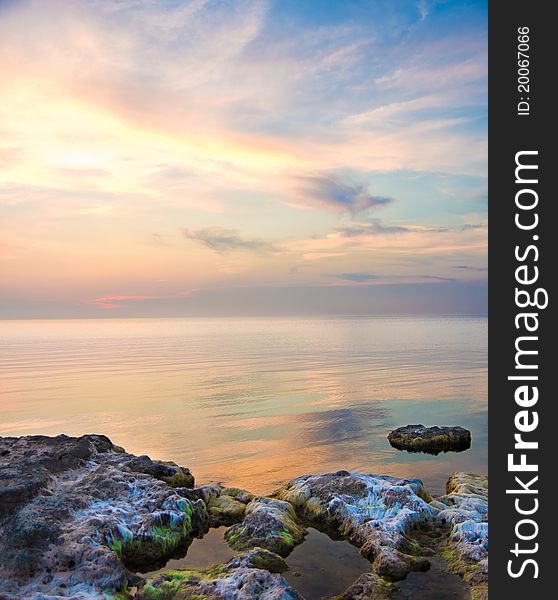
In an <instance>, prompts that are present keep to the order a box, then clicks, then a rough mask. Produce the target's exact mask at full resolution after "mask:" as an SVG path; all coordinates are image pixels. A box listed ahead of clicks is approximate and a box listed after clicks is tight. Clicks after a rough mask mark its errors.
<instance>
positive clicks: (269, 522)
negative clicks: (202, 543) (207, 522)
mask: <svg viewBox="0 0 558 600" xmlns="http://www.w3.org/2000/svg"><path fill="white" fill-rule="evenodd" d="M305 535H306V530H305V529H304V528H303V527H302V526H301V525H300V524H299V523H298V521H297V517H296V513H295V511H294V509H293V507H292V506H291V505H290V504H289V503H288V502H283V501H281V500H276V499H272V498H265V497H260V498H256V499H254V500H252V502H250V503H249V504H248V506H247V507H246V512H245V517H244V520H243V521H242V522H241V523H238V524H237V525H233V526H232V527H231V528H230V529H228V530H227V532H226V533H225V539H226V541H227V543H228V544H229V546H231V548H233V549H235V550H246V549H248V548H253V547H255V546H259V547H262V548H266V549H267V550H270V551H271V552H275V553H276V554H279V555H280V556H287V555H288V554H289V553H290V552H291V551H292V549H293V548H294V547H295V546H296V545H297V544H300V543H301V542H302V541H303V540H304V536H305Z"/></svg>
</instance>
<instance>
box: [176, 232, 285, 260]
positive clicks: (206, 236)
mask: <svg viewBox="0 0 558 600" xmlns="http://www.w3.org/2000/svg"><path fill="white" fill-rule="evenodd" d="M182 235H183V236H184V237H185V238H187V239H189V240H194V241H196V242H200V243H201V244H203V245H204V246H206V247H207V248H209V249H210V250H214V251H215V252H217V253H219V254H225V253H227V252H233V251H235V250H247V251H250V252H275V251H276V248H275V247H274V246H273V244H271V243H269V242H267V241H265V240H262V239H256V238H244V237H242V236H241V235H240V234H239V233H238V231H236V230H235V229H225V228H222V227H205V228H202V229H195V230H192V229H186V228H183V229H182Z"/></svg>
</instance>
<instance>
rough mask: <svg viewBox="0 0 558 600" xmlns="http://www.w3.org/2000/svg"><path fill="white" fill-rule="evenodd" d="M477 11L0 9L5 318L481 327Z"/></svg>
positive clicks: (427, 0)
mask: <svg viewBox="0 0 558 600" xmlns="http://www.w3.org/2000/svg"><path fill="white" fill-rule="evenodd" d="M486 265H487V6H486V2H484V1H483V2H478V1H474V0H472V1H439V2H437V1H434V0H400V1H398V0H392V1H390V0H377V1H375V0H366V1H360V0H347V1H344V2H331V1H329V0H308V1H306V2H300V1H294V0H276V1H273V0H242V1H234V0H219V1H212V0H189V1H178V0H49V1H48V2H45V1H44V0H0V296H1V299H0V318H11V319H13V318H21V319H24V318H65V317H68V318H74V317H130V316H179V315H184V316H189V315H193V316H195V315H204V316H205V315H251V314H253V315H297V314H300V315H310V314H316V315H318V314H433V313H434V314H452V313H457V314H485V313H486V288H487V286H486V277H487V267H486Z"/></svg>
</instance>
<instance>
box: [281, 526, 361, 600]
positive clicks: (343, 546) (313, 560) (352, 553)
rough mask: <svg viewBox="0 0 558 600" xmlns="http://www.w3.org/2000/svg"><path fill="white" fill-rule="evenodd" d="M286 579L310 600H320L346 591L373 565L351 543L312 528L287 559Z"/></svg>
mask: <svg viewBox="0 0 558 600" xmlns="http://www.w3.org/2000/svg"><path fill="white" fill-rule="evenodd" d="M287 564H288V565H289V571H287V572H286V573H284V576H285V579H286V580H287V581H288V582H289V583H290V585H291V587H293V588H294V589H295V590H297V592H299V593H300V594H302V596H304V598H305V599H306V600H320V599H321V598H326V597H329V596H334V595H337V594H341V593H342V592H344V591H345V590H346V589H347V588H348V587H349V586H350V585H351V584H352V583H353V581H354V580H355V579H357V578H358V577H360V575H362V574H363V573H366V572H367V571H370V563H369V562H368V561H367V560H366V559H365V558H362V556H361V555H360V552H359V550H358V548H355V546H353V545H351V544H350V543H349V542H347V541H343V540H341V541H339V540H332V539H331V538H330V537H329V536H328V535H326V534H325V533H322V532H321V531H318V530H317V529H314V528H312V527H309V528H308V535H307V536H306V539H305V540H304V542H303V543H302V544H300V545H299V546H297V547H296V548H295V549H294V550H293V551H292V552H291V554H290V555H289V556H288V557H287Z"/></svg>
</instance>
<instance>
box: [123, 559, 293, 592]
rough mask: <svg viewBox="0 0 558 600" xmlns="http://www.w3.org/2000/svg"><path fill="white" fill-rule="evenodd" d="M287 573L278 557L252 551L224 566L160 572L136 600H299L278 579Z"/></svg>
mask: <svg viewBox="0 0 558 600" xmlns="http://www.w3.org/2000/svg"><path fill="white" fill-rule="evenodd" d="M287 569H288V566H287V563H285V561H284V560H283V559H282V558H281V557H280V556H278V555H277V554H274V553H273V552H269V551H268V550H265V549H263V548H254V549H253V550H250V551H249V552H246V553H244V554H241V555H239V556H235V557H234V558H232V559H231V560H230V561H229V562H227V563H226V564H223V565H216V566H215V567H211V568H210V569H206V570H203V571H195V570H179V571H163V572H162V573H160V574H159V575H157V576H156V577H155V578H153V579H149V580H148V581H147V582H146V583H145V584H144V585H143V586H142V587H141V588H140V589H139V591H138V593H137V595H136V596H135V597H136V598H137V599H138V600H155V599H157V600H160V599H161V598H192V599H197V598H200V599H201V598H213V599H215V600H218V599H220V598H222V599H224V600H233V599H234V600H302V599H301V597H300V596H299V595H298V593H297V592H296V591H295V590H293V589H292V588H291V587H290V586H289V584H288V583H287V581H286V580H285V579H284V577H283V576H282V575H281V573H283V572H284V571H286V570H287Z"/></svg>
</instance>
